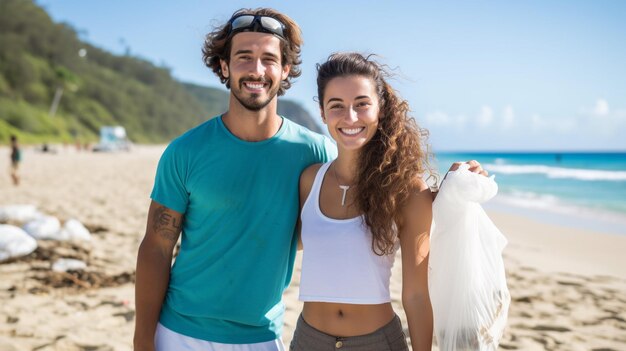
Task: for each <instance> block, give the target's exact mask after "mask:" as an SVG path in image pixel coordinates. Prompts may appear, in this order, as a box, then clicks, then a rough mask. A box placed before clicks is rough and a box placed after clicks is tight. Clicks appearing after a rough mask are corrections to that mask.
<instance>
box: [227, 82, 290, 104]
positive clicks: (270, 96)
mask: <svg viewBox="0 0 626 351" xmlns="http://www.w3.org/2000/svg"><path fill="white" fill-rule="evenodd" d="M244 82H262V83H264V84H265V83H269V86H270V90H269V91H268V97H267V100H264V101H259V100H258V94H251V96H250V97H249V98H243V97H241V96H239V95H238V93H239V92H242V91H243V85H244ZM272 83H273V82H272V81H271V80H265V79H259V80H253V79H245V78H242V79H240V80H239V88H238V89H235V90H233V89H232V88H231V91H232V92H233V95H234V96H235V99H237V101H239V103H240V104H241V105H242V106H243V107H245V108H246V109H248V110H250V111H260V110H261V109H263V108H264V107H265V106H267V105H268V104H269V103H270V102H271V101H272V99H274V97H276V95H277V94H278V89H279V87H278V86H277V87H275V88H272Z"/></svg>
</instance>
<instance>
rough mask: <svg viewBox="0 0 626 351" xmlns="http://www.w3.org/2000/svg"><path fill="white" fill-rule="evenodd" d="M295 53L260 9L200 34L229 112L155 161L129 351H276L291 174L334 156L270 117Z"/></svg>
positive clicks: (290, 40)
mask: <svg viewBox="0 0 626 351" xmlns="http://www.w3.org/2000/svg"><path fill="white" fill-rule="evenodd" d="M301 44H302V37H301V32H300V28H299V27H298V26H297V24H296V23H295V22H294V21H293V20H292V19H290V18H289V17H287V16H286V15H284V14H282V13H279V12H277V11H275V10H272V9H267V8H262V9H256V10H250V9H242V10H239V11H237V12H235V13H234V14H233V16H232V17H231V18H230V20H229V21H228V22H227V23H225V24H224V25H222V26H220V27H218V28H217V29H216V30H215V31H213V32H212V33H209V34H208V35H207V39H206V42H205V46H204V49H203V53H204V61H205V64H206V65H207V66H208V67H209V68H211V69H212V70H213V72H214V73H215V74H216V75H217V76H218V77H219V78H220V80H221V81H222V83H225V85H226V87H227V88H229V89H230V95H229V105H228V111H226V112H224V113H223V114H222V115H220V116H217V117H216V118H213V119H210V120H209V121H207V122H204V123H202V124H201V125H199V126H198V127H196V128H193V129H191V130H190V131H188V132H186V133H185V134H183V135H182V136H180V137H178V138H177V139H175V140H174V141H173V142H172V143H171V144H170V145H169V146H168V147H167V149H166V150H165V151H164V153H163V155H162V157H161V160H160V161H159V165H158V168H157V174H156V179H155V184H154V188H153V191H152V194H151V198H152V202H151V204H150V208H149V210H148V221H147V222H148V223H147V228H146V234H145V236H144V238H143V241H142V242H141V245H140V247H139V253H138V258H137V271H136V272H137V276H136V287H135V299H136V319H135V334H134V347H135V350H220V351H223V350H227V351H231V350H232V351H235V350H236V351H246V350H250V351H265V350H268V351H277V350H284V345H283V343H282V340H281V331H282V325H283V314H284V311H285V306H284V305H283V303H282V301H281V297H282V293H283V291H284V290H285V288H286V287H287V286H288V285H289V282H290V280H291V273H292V270H293V263H294V258H295V253H296V248H297V236H296V235H295V232H296V231H295V230H296V222H297V217H298V208H299V205H298V204H299V200H298V198H299V194H298V183H299V178H300V173H301V172H302V171H303V170H304V169H305V168H306V167H308V166H309V165H311V164H315V163H320V162H321V163H323V162H328V161H329V160H331V159H333V158H334V157H335V156H336V152H337V151H336V148H335V146H334V145H333V144H332V142H331V141H330V140H329V139H328V138H326V137H324V136H322V135H319V134H316V133H313V132H311V131H309V130H308V129H306V128H304V127H301V126H299V125H297V124H295V123H293V122H291V121H290V120H289V119H287V118H283V117H282V116H280V115H278V114H277V96H279V95H283V94H284V93H285V91H286V90H287V89H289V87H291V84H292V79H293V78H296V77H298V76H300V63H301V60H300V46H301ZM181 232H182V239H181V240H182V244H181V248H180V252H179V254H178V256H177V257H176V261H175V263H174V265H173V266H172V265H171V263H172V251H173V249H174V247H175V245H176V242H177V240H178V238H179V236H181Z"/></svg>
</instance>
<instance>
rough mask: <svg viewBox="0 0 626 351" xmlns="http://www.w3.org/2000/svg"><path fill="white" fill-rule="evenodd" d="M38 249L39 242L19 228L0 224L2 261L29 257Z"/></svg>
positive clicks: (0, 256)
mask: <svg viewBox="0 0 626 351" xmlns="http://www.w3.org/2000/svg"><path fill="white" fill-rule="evenodd" d="M36 248H37V241H36V240H35V239H33V238H32V237H31V236H30V235H28V234H27V233H26V232H25V231H24V230H22V229H21V228H19V227H16V226H13V225H8V224H0V261H4V260H8V259H9V258H14V257H20V256H25V255H28V254H29V253H31V252H33V251H35V249H36Z"/></svg>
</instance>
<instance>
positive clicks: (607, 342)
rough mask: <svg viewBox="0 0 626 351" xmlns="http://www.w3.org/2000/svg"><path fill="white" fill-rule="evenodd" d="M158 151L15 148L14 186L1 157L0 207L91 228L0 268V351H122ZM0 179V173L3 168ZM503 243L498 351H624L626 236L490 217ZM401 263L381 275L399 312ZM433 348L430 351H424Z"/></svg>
mask: <svg viewBox="0 0 626 351" xmlns="http://www.w3.org/2000/svg"><path fill="white" fill-rule="evenodd" d="M162 150H163V147H162V146H151V147H147V146H141V147H137V148H136V149H135V150H133V151H132V152H130V153H119V154H98V153H87V152H76V151H74V150H73V149H63V148H61V147H59V148H58V153H57V154H42V153H37V152H36V151H34V150H32V149H31V148H26V149H25V151H24V162H23V164H22V167H21V174H22V185H21V186H19V187H13V186H12V184H11V182H10V178H9V172H8V167H9V162H8V159H9V154H8V153H9V150H8V149H7V148H0V170H3V171H1V172H4V173H0V206H2V205H9V204H34V205H36V206H38V208H39V209H40V210H41V211H43V212H45V213H47V214H50V215H54V216H57V217H58V218H59V219H61V220H62V221H64V220H67V219H69V218H76V219H78V220H79V221H81V222H82V223H83V224H85V225H86V226H87V228H89V229H90V231H91V232H92V235H93V239H92V241H91V242H90V243H86V244H67V243H65V244H59V243H55V242H41V246H40V248H39V249H38V250H37V251H36V252H35V253H33V254H31V255H29V256H26V257H23V258H21V259H17V260H13V261H10V262H5V263H0V276H1V277H2V279H0V301H1V302H2V303H1V304H0V350H2V351H5V350H6V351H11V350H19V351H22V350H42V351H45V350H64V351H66V350H67V351H71V350H131V349H132V334H133V326H134V306H135V302H134V286H133V280H134V267H135V259H136V253H137V248H138V245H139V243H140V241H141V238H142V236H143V233H144V230H145V218H146V214H147V209H148V204H149V202H150V200H149V194H150V190H151V188H152V183H153V179H154V171H155V167H156V164H157V161H158V158H159V156H160V153H161V152H162ZM4 170H6V172H5V171H4ZM489 214H490V216H491V218H492V219H493V220H494V222H495V223H496V224H497V225H498V227H499V228H500V229H501V231H502V232H503V233H504V234H505V235H506V237H507V238H508V239H509V245H508V247H507V248H506V250H505V254H504V256H505V265H506V270H507V278H508V284H509V289H510V291H511V295H512V304H511V308H510V312H509V315H510V317H509V323H508V327H507V330H506V333H505V336H504V340H503V342H502V344H501V349H507V350H626V236H619V235H610V234H604V233H599V232H591V231H587V230H577V229H573V228H569V227H565V226H555V225H549V224H544V223H539V222H535V221H533V220H530V219H528V218H524V217H521V216H519V215H511V214H506V213H499V212H497V211H495V210H493V211H490V212H489ZM56 257H73V258H81V259H83V260H85V261H86V262H87V263H88V269H87V271H85V272H83V273H82V274H80V275H75V276H74V275H69V274H63V273H53V272H51V270H50V266H51V263H52V262H51V261H52V260H53V259H54V258H56ZM300 261H301V260H300V256H299V257H298V261H297V265H296V270H295V274H294V278H293V281H292V284H291V286H290V287H289V288H288V289H287V291H286V292H285V296H284V297H285V302H286V305H287V314H286V321H285V333H284V341H285V344H287V345H288V343H289V341H290V339H291V334H292V332H293V328H294V325H295V321H296V319H297V316H298V314H299V312H300V309H301V307H302V305H301V303H300V302H299V301H297V294H298V291H297V289H298V280H299V272H300V268H299V267H300ZM400 272H401V266H400V260H399V259H398V260H397V261H396V265H395V267H394V274H393V276H392V288H391V289H392V297H393V304H394V306H395V308H396V310H397V311H398V313H399V314H400V315H401V317H402V319H403V322H404V323H405V326H406V322H405V318H404V314H403V313H402V308H401V304H400V302H399V301H400V291H401V285H402V284H401V279H400ZM435 349H436V348H435Z"/></svg>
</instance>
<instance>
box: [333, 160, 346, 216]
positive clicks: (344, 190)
mask: <svg viewBox="0 0 626 351" xmlns="http://www.w3.org/2000/svg"><path fill="white" fill-rule="evenodd" d="M332 166H333V174H334V175H335V181H337V185H339V189H341V190H343V194H342V195H341V207H344V206H345V205H346V193H347V192H348V190H350V187H351V185H342V184H341V183H339V177H337V168H336V166H335V163H334V162H333V164H332Z"/></svg>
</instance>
